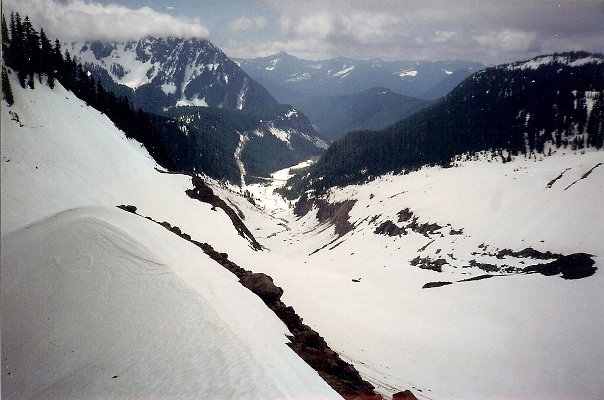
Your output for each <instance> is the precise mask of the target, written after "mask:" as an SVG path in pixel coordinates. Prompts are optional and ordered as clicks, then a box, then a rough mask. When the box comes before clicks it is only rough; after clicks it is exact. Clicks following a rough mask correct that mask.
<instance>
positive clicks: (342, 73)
mask: <svg viewBox="0 0 604 400" xmlns="http://www.w3.org/2000/svg"><path fill="white" fill-rule="evenodd" d="M352 70H354V65H352V66H350V67H348V68H344V69H343V70H341V71H339V72H336V73H335V74H333V76H337V77H339V78H346V77H347V76H348V75H349V74H350V73H351V72H352Z"/></svg>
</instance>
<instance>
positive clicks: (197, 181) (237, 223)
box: [186, 175, 262, 250]
mask: <svg viewBox="0 0 604 400" xmlns="http://www.w3.org/2000/svg"><path fill="white" fill-rule="evenodd" d="M191 182H192V183H193V189H189V190H187V191H186V193H187V196H189V197H190V198H192V199H196V200H199V201H202V202H204V203H208V204H211V205H212V207H213V208H212V209H214V207H218V208H221V209H222V210H223V211H224V212H225V213H226V215H228V217H229V218H230V219H231V222H232V223H233V226H234V227H235V229H236V230H237V233H239V235H240V236H241V237H244V238H246V239H247V240H248V241H249V242H250V245H251V247H252V248H253V249H254V250H261V249H262V246H261V245H260V243H258V241H257V240H256V238H254V235H252V232H250V230H249V229H248V228H247V226H245V224H244V223H243V221H241V219H240V218H239V216H238V215H237V213H236V212H235V211H234V210H233V209H232V208H231V207H229V206H228V205H227V203H225V201H224V200H222V199H221V198H220V197H218V196H216V195H215V194H214V191H213V190H212V189H211V188H210V187H209V186H208V185H206V183H205V182H204V181H203V179H201V178H200V177H199V176H197V175H191Z"/></svg>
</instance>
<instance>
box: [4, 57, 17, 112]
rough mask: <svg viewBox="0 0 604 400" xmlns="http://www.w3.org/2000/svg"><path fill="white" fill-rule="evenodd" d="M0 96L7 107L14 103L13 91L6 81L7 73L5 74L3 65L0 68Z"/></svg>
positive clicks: (7, 80)
mask: <svg viewBox="0 0 604 400" xmlns="http://www.w3.org/2000/svg"><path fill="white" fill-rule="evenodd" d="M2 94H3V97H4V100H6V103H7V104H8V106H9V107H10V106H12V105H13V104H14V103H15V99H14V98H13V91H12V89H11V87H10V80H9V79H8V72H6V68H5V67H4V65H3V66H2Z"/></svg>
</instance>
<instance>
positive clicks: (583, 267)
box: [524, 253, 598, 279]
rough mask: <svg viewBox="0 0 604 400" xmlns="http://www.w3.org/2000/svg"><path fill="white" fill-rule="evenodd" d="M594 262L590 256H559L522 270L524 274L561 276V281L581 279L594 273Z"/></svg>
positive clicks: (580, 254) (583, 254) (595, 268)
mask: <svg viewBox="0 0 604 400" xmlns="http://www.w3.org/2000/svg"><path fill="white" fill-rule="evenodd" d="M594 263H595V262H594V260H592V256H591V255H590V254H585V253H575V254H570V255H568V256H561V257H560V258H558V259H557V260H555V261H552V262H550V263H546V264H537V265H531V266H529V267H526V268H524V272H527V273H533V272H538V273H540V274H542V275H545V276H552V275H557V274H560V273H561V274H562V276H561V278H563V279H581V278H586V277H588V276H591V275H593V274H595V273H596V270H597V269H598V268H597V267H594Z"/></svg>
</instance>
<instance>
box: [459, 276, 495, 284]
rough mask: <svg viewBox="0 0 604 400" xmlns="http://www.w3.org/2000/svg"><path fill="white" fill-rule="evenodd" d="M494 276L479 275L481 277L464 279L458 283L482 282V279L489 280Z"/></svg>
mask: <svg viewBox="0 0 604 400" xmlns="http://www.w3.org/2000/svg"><path fill="white" fill-rule="evenodd" d="M493 276H494V275H488V274H487V275H479V276H473V277H471V278H467V279H462V280H460V281H457V282H471V281H480V280H482V279H488V278H492V277H493Z"/></svg>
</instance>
